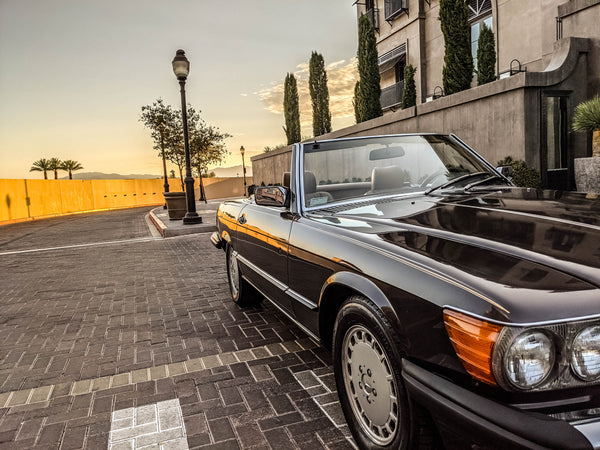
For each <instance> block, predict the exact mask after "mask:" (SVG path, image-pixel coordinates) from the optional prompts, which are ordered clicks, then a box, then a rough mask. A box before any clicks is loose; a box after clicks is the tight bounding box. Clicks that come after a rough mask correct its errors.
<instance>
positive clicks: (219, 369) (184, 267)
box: [0, 209, 352, 449]
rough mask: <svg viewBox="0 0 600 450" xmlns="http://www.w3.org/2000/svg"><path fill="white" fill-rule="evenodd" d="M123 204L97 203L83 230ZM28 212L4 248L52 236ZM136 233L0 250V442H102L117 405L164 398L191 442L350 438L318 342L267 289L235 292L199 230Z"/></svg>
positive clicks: (227, 444) (301, 443) (127, 407)
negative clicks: (257, 301) (260, 295)
mask: <svg viewBox="0 0 600 450" xmlns="http://www.w3.org/2000/svg"><path fill="white" fill-rule="evenodd" d="M130 212H131V211H129V212H124V211H121V212H111V213H98V215H97V216H96V217H95V218H94V220H93V222H94V224H95V225H94V229H95V230H96V231H97V232H95V233H94V234H92V235H89V238H88V241H87V242H88V243H94V242H102V241H110V240H114V239H115V231H114V230H112V229H110V227H109V226H108V224H102V217H100V216H102V215H105V219H104V220H106V221H107V222H110V221H119V223H121V222H123V221H127V220H130V222H129V223H135V224H141V223H142V222H139V221H137V219H133V216H130V215H129V214H130ZM137 214H138V215H139V216H141V220H143V214H145V211H142V210H140V209H138V210H137ZM23 225H24V224H19V226H20V227H21V226H23ZM30 225H35V227H38V229H37V230H38V231H35V230H34V231H32V232H31V234H30V236H34V240H36V242H35V246H34V245H33V244H31V243H30V242H28V240H27V239H28V237H27V236H19V232H15V231H14V229H13V230H12V231H11V230H9V233H8V234H9V235H11V239H12V241H11V243H10V244H8V245H11V247H10V248H11V249H15V250H18V249H34V248H46V247H54V246H56V245H54V244H56V242H57V241H60V239H58V238H57V239H56V240H55V241H54V242H42V241H43V239H42V234H43V230H42V229H41V228H39V224H37V223H35V224H30ZM72 225H73V224H72V223H70V222H69V221H66V225H65V226H66V228H62V229H63V230H65V229H66V230H68V231H69V232H71V233H72V234H74V235H77V236H83V235H84V234H85V232H82V231H77V232H76V231H75V230H74V229H73V228H72ZM144 226H145V224H144ZM11 227H12V226H11ZM61 227H63V226H62V225H61V224H60V223H59V222H57V224H56V225H55V226H54V227H53V228H54V231H53V233H56V234H57V235H61V233H60V230H61ZM102 229H106V230H107V231H106V232H105V233H103V232H102V231H99V230H102ZM4 231H5V230H4V228H0V253H2V251H4V250H5V249H6V248H7V246H6V245H4V246H2V242H7V241H8V240H11V239H7V238H6V237H5V235H4ZM27 232H28V230H27V228H26V227H22V228H20V233H21V234H22V235H24V234H27ZM146 232H147V228H146ZM144 236H149V233H148V234H144V233H143V232H142V228H141V225H140V228H136V226H134V227H132V229H131V230H130V231H129V232H122V233H121V234H120V235H119V239H122V240H123V241H122V242H118V243H113V244H106V245H98V246H94V245H91V246H87V247H77V248H65V249H59V250H52V251H42V252H30V253H22V254H4V255H0V273H1V274H2V275H0V277H1V278H0V280H1V282H0V311H1V312H0V449H2V448H44V449H48V448H60V449H72V448H90V449H94V448H99V449H106V448H108V445H109V440H110V437H111V434H110V433H111V423H112V422H113V416H114V415H115V414H116V415H117V417H119V414H125V413H119V411H133V408H140V407H144V406H147V407H148V408H155V409H156V408H159V406H157V405H161V404H163V403H161V402H168V401H174V400H177V401H178V403H179V405H180V408H181V413H180V414H181V417H182V418H183V424H184V431H185V433H186V437H187V446H188V447H189V448H217V449H219V448H223V449H228V448H244V449H246V448H257V449H258V448H307V449H313V448H332V449H334V448H335V449H337V448H351V447H352V444H351V442H350V440H349V439H347V437H348V431H347V427H346V426H345V424H344V420H343V416H342V414H341V410H340V408H339V404H338V402H337V395H336V392H335V385H334V382H333V373H332V367H331V362H330V354H329V353H328V352H327V351H325V350H324V349H322V348H321V347H319V346H318V345H316V343H314V342H313V341H311V340H310V339H308V338H307V336H306V335H305V334H303V333H302V332H301V331H300V330H299V329H298V328H297V327H296V326H295V325H293V324H292V323H291V322H289V321H288V320H287V319H286V318H285V317H284V316H283V315H282V314H280V313H279V312H278V311H277V310H276V309H275V308H274V307H273V306H272V305H270V304H269V303H268V302H265V303H264V304H263V305H262V306H260V307H257V308H252V309H240V308H239V307H237V306H236V305H235V304H233V302H231V300H230V297H229V293H228V291H227V284H226V278H227V277H226V272H225V263H224V255H223V253H222V251H220V250H217V249H215V248H214V247H213V246H212V245H211V244H210V242H209V239H208V235H206V234H198V235H190V236H183V237H177V238H170V239H156V240H139V238H140V237H144ZM3 239H4V240H3ZM125 239H131V240H130V241H126V240H125ZM17 242H20V246H18V245H16V243H17ZM64 242H65V241H64V240H63V241H61V242H60V243H61V244H62V243H64ZM85 242H86V241H85V239H83V238H80V243H85ZM167 404H168V405H172V404H173V403H167ZM156 411H158V409H156ZM159 426H160V425H159ZM113 436H114V435H113ZM115 443H116V441H114V442H111V444H115ZM115 448H118V447H115ZM149 448H150V447H149ZM154 448H159V447H154ZM164 448H167V447H164ZM175 448H177V447H175Z"/></svg>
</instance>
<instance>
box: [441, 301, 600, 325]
mask: <svg viewBox="0 0 600 450" xmlns="http://www.w3.org/2000/svg"><path fill="white" fill-rule="evenodd" d="M442 309H450V310H452V311H456V312H459V313H461V314H465V315H467V316H470V317H475V318H476V319H480V320H483V321H485V322H489V323H495V324H497V325H503V326H507V327H541V326H546V325H556V324H560V323H571V322H583V321H586V320H594V319H600V314H593V315H590V316H582V317H571V318H567V319H555V320H545V321H541V322H524V323H523V322H504V321H502V320H496V319H490V318H489V317H483V316H480V315H479V314H473V313H472V312H469V311H465V310H463V309H460V308H457V307H455V306H451V305H443V306H442Z"/></svg>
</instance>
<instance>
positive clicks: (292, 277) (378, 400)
mask: <svg viewBox="0 0 600 450" xmlns="http://www.w3.org/2000/svg"><path fill="white" fill-rule="evenodd" d="M590 197H592V196H590V195H588V196H586V195H585V194H579V193H562V192H556V191H542V190H535V189H528V188H518V187H515V186H513V185H512V183H511V182H510V180H509V179H507V178H505V177H504V176H503V175H501V174H500V173H498V172H497V171H496V169H495V168H494V167H493V166H491V165H490V164H489V163H487V162H486V161H485V160H484V159H483V158H481V157H480V156H479V155H477V153H475V152H474V151H473V150H471V149H470V148H469V147H468V146H467V145H466V144H464V143H463V142H462V141H461V140H460V139H459V138H457V137H456V136H453V135H440V134H419V135H394V136H379V137H360V138H351V139H340V140H329V141H315V142H307V143H303V144H297V145H295V146H294V148H293V152H292V164H291V167H290V173H287V174H285V175H284V177H283V180H282V185H281V186H266V187H259V188H257V189H256V192H255V195H254V197H253V198H251V199H248V200H238V201H228V202H225V203H223V204H222V205H221V206H220V208H219V211H218V213H217V222H218V232H215V233H214V234H213V235H212V237H211V240H212V242H213V244H215V245H216V246H217V247H218V248H222V249H223V250H224V251H225V254H226V258H227V270H228V275H229V288H230V291H231V295H232V297H233V300H234V301H235V302H237V303H238V304H239V305H240V306H246V305H252V304H253V303H256V302H258V301H261V300H262V299H263V298H266V299H268V300H270V301H271V302H273V303H274V304H275V306H277V308H279V309H280V310H281V311H282V312H283V313H285V314H286V315H287V316H288V317H289V318H290V319H291V320H293V321H294V322H296V323H298V324H299V325H300V327H302V329H303V330H304V331H306V333H307V334H309V335H310V336H312V337H314V338H316V339H318V340H319V341H320V342H321V343H322V344H323V345H324V346H326V347H329V348H331V350H332V354H333V361H334V371H335V378H336V383H337V389H338V394H339V398H340V402H341V405H342V408H343V410H344V414H345V416H346V420H347V422H348V425H349V427H350V429H351V430H352V433H353V436H354V438H355V440H356V442H357V444H358V445H359V446H360V447H361V448H390V449H391V448H414V447H416V446H421V447H423V446H425V447H427V446H429V447H446V448H473V449H485V448H511V449H512V448H527V449H532V448H560V449H565V448H572V449H584V448H587V449H589V448H600V200H598V199H595V198H590Z"/></svg>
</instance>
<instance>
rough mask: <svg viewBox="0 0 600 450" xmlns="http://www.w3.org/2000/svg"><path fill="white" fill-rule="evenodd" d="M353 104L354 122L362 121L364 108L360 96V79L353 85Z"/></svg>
mask: <svg viewBox="0 0 600 450" xmlns="http://www.w3.org/2000/svg"><path fill="white" fill-rule="evenodd" d="M352 104H353V105H354V118H355V119H356V123H361V122H363V118H362V117H363V116H362V112H363V110H364V106H363V105H362V98H361V96H360V81H357V82H356V84H355V85H354V100H353V101H352Z"/></svg>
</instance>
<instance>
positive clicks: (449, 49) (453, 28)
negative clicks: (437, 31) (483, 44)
mask: <svg viewBox="0 0 600 450" xmlns="http://www.w3.org/2000/svg"><path fill="white" fill-rule="evenodd" d="M439 17H440V22H441V27H442V34H443V35H444V68H443V71H442V80H443V85H444V93H445V94H446V95H450V94H454V93H456V92H460V91H464V90H465V89H469V88H470V87H471V81H472V79H473V56H472V55H471V28H470V26H469V11H468V9H467V4H466V2H465V0H440V13H439Z"/></svg>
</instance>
